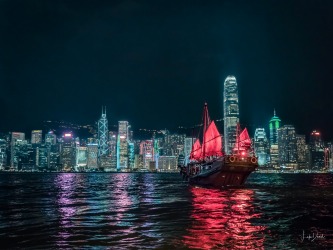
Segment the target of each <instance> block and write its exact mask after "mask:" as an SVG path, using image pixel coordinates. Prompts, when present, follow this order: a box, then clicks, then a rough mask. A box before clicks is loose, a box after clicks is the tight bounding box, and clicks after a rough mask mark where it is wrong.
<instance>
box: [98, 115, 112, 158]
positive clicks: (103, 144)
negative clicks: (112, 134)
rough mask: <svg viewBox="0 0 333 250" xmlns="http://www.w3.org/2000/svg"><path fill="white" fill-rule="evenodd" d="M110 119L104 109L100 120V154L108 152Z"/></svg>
mask: <svg viewBox="0 0 333 250" xmlns="http://www.w3.org/2000/svg"><path fill="white" fill-rule="evenodd" d="M108 149H109V147H108V120H107V119H106V110H103V109H102V116H101V118H100V119H99V120H98V156H102V155H107V154H108Z"/></svg>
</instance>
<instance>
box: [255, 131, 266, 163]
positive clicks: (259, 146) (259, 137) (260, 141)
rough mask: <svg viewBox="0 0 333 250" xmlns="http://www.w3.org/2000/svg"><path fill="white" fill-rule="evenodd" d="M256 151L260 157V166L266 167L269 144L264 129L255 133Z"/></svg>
mask: <svg viewBox="0 0 333 250" xmlns="http://www.w3.org/2000/svg"><path fill="white" fill-rule="evenodd" d="M254 150H255V153H256V155H257V156H258V164H259V165H260V166H264V165H266V164H267V162H268V155H269V144H268V139H267V136H266V132H265V129H264V128H256V130H255V132H254Z"/></svg>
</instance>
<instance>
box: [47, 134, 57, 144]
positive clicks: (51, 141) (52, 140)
mask: <svg viewBox="0 0 333 250" xmlns="http://www.w3.org/2000/svg"><path fill="white" fill-rule="evenodd" d="M56 143H57V136H56V135H55V134H54V133H53V131H49V132H48V133H47V134H46V135H45V144H46V145H49V146H50V145H55V144H56Z"/></svg>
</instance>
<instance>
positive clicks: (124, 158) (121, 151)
mask: <svg viewBox="0 0 333 250" xmlns="http://www.w3.org/2000/svg"><path fill="white" fill-rule="evenodd" d="M128 127H129V124H128V122H127V121H119V122H118V143H117V170H118V171H127V170H128V169H129V164H128Z"/></svg>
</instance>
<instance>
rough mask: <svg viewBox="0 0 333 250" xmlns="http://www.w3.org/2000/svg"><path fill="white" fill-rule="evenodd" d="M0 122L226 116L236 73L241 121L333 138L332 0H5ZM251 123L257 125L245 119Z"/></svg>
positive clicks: (189, 121) (151, 121)
mask: <svg viewBox="0 0 333 250" xmlns="http://www.w3.org/2000/svg"><path fill="white" fill-rule="evenodd" d="M0 7H1V8H0V12H1V13H0V14H1V15H0V16H1V20H2V25H1V26H0V34H1V36H2V38H3V39H1V40H0V54H1V55H2V56H1V61H0V86H1V90H2V91H1V93H0V106H1V108H2V110H3V116H2V122H1V123H0V131H2V132H6V131H32V130H35V129H39V128H38V127H39V126H38V123H41V122H42V121H43V120H61V119H63V120H68V121H74V122H76V123H79V124H84V123H89V122H91V121H95V120H96V118H97V117H98V114H97V113H96V112H95V110H98V109H100V107H101V106H103V105H105V106H107V107H108V113H107V116H108V119H109V121H110V122H111V124H115V123H116V122H117V121H121V120H129V122H130V123H131V124H132V126H133V127H136V128H148V129H154V128H157V129H162V128H176V127H178V126H187V127H189V126H191V125H193V124H198V123H200V121H201V117H200V116H198V115H197V114H198V111H200V110H201V108H202V105H203V103H204V102H207V103H208V105H209V108H210V114H211V117H212V118H215V119H216V118H220V117H222V116H223V81H224V79H225V78H226V77H227V76H228V75H235V77H236V78H237V83H238V92H239V99H240V100H241V101H240V103H239V106H240V108H239V109H240V114H239V115H240V121H241V123H242V124H244V125H245V126H247V127H250V130H251V132H252V133H251V135H253V132H254V129H255V128H256V127H265V128H266V124H267V122H268V121H269V119H270V118H271V117H272V113H273V110H274V109H276V112H277V114H278V116H279V117H280V118H281V119H282V120H283V122H284V124H293V125H294V126H295V128H296V129H297V130H298V133H300V134H305V135H307V136H308V135H309V134H310V133H311V131H312V130H314V129H318V130H320V131H321V132H322V134H323V137H324V138H325V139H326V140H332V138H333V130H332V129H331V128H332V127H333V119H332V118H331V117H332V116H333V103H332V102H331V96H330V92H331V88H332V87H331V86H330V84H331V82H332V80H333V76H332V75H331V70H330V58H331V57H332V54H333V51H332V48H331V44H332V41H333V33H332V32H333V31H332V29H331V28H330V27H332V25H333V21H332V17H331V14H330V13H331V12H332V9H333V3H332V2H330V1H320V2H319V3H318V2H317V1H310V2H307V3H306V4H304V3H303V2H302V1H293V2H292V3H285V2H275V1H252V2H251V3H242V2H234V1H220V2H218V3H205V4H204V2H203V1H202V2H201V1H198V2H195V3H191V4H188V3H185V2H182V1H179V2H178V3H169V2H166V1H161V2H160V3H149V2H148V1H140V2H138V1H118V2H116V3H106V2H101V1H96V2H95V3H91V2H90V3H88V2H82V1H70V2H68V1H57V2H56V3H51V2H46V3H41V2H39V1H28V2H23V1H15V0H14V1H1V3H0ZM249 125H250V126H249Z"/></svg>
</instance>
